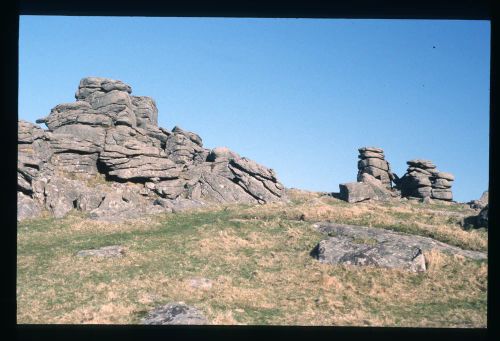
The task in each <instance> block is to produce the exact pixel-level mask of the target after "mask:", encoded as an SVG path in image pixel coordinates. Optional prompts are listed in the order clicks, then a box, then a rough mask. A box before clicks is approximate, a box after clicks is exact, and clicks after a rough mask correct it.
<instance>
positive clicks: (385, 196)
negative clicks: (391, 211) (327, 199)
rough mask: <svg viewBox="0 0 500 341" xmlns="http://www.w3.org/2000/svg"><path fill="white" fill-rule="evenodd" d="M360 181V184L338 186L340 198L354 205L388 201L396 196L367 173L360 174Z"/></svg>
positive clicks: (352, 183)
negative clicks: (361, 202) (369, 201)
mask: <svg viewBox="0 0 500 341" xmlns="http://www.w3.org/2000/svg"><path fill="white" fill-rule="evenodd" d="M360 180H361V182H351V183H345V184H340V185H339V187H340V198H341V199H342V200H345V201H347V202H350V203H355V202H360V201H365V200H378V201H388V200H390V199H391V198H392V197H396V196H397V195H398V194H397V193H396V192H394V191H391V190H389V189H388V188H387V187H386V185H385V184H384V183H383V182H382V181H380V180H379V179H377V178H375V177H374V176H372V175H370V174H368V173H364V174H362V175H361V177H360Z"/></svg>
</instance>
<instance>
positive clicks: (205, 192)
mask: <svg viewBox="0 0 500 341" xmlns="http://www.w3.org/2000/svg"><path fill="white" fill-rule="evenodd" d="M131 93H132V88H131V87H130V86H129V85H127V84H125V83H123V82H121V81H118V80H112V79H107V78H99V77H87V78H84V79H82V80H81V81H80V84H79V87H78V90H77V91H76V94H75V97H76V99H77V101H76V102H75V103H65V104H60V105H57V106H56V107H54V108H53V109H52V110H51V112H50V114H49V115H48V116H47V117H44V118H41V119H39V120H37V123H45V125H47V127H48V130H43V129H41V128H40V127H38V126H36V125H34V124H32V123H29V122H25V121H19V131H18V155H19V158H18V191H19V192H20V193H21V194H22V195H19V200H18V204H20V206H19V207H20V208H21V211H22V212H21V213H20V214H19V219H23V218H24V217H33V216H36V214H38V213H39V212H40V210H39V209H38V208H39V207H45V208H46V209H47V210H49V211H50V212H51V213H52V214H53V215H54V216H56V217H62V216H64V215H65V214H67V213H68V212H69V211H71V210H73V209H77V210H82V211H89V212H91V216H92V217H94V218H104V217H107V218H109V217H112V216H126V217H128V216H136V215H138V214H144V213H148V212H158V211H162V210H163V211H177V210H182V209H185V208H189V207H199V206H203V205H205V204H207V203H225V202H245V203H266V202H270V201H276V200H284V199H285V191H284V187H283V185H282V184H281V183H280V182H279V181H278V179H277V177H276V174H275V173H274V171H273V170H271V169H268V168H266V167H263V166H261V165H259V164H257V163H255V162H254V161H252V160H249V159H247V158H245V157H241V156H239V155H238V154H237V153H235V152H233V151H231V150H229V149H228V148H226V147H218V148H215V149H212V150H210V149H206V148H204V147H203V143H202V139H201V137H200V136H198V135H197V134H195V133H192V132H189V131H186V130H183V129H182V128H180V127H177V126H176V127H174V128H173V129H172V130H171V131H168V130H166V129H164V128H161V127H158V109H157V107H156V104H155V102H154V100H153V99H151V98H149V97H145V96H132V95H131ZM101 175H104V176H105V177H106V180H107V181H105V182H104V183H101V184H99V185H98V186H96V185H95V184H92V179H95V178H96V177H99V176H101ZM132 183H134V184H132ZM132 185H133V186H132ZM30 200H33V203H31V201H30Z"/></svg>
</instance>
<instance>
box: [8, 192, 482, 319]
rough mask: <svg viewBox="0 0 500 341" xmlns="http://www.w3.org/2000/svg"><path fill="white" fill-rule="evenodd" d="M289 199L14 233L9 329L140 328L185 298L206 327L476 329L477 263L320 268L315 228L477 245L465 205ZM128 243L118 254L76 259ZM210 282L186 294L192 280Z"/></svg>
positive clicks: (65, 222) (80, 219)
mask: <svg viewBox="0 0 500 341" xmlns="http://www.w3.org/2000/svg"><path fill="white" fill-rule="evenodd" d="M290 197H291V199H292V202H291V203H288V204H284V203H275V204H268V205H264V206H249V205H237V206H226V207H219V208H210V209H207V208H205V209H200V210H196V211H190V212H184V213H177V214H164V215H158V216H149V217H144V218H142V219H140V220H135V221H129V222H122V223H108V222H96V221H92V220H89V219H87V218H86V217H85V216H84V215H81V214H72V215H70V216H67V217H65V218H63V219H53V218H43V219H37V220H31V221H26V222H23V223H20V224H19V226H18V258H17V259H18V260H17V261H18V266H17V272H18V274H17V304H18V313H17V316H18V323H76V324H78V323H99V324H100V323H113V324H121V323H124V324H130V323H132V324H134V323H139V322H140V319H141V318H142V317H143V316H145V314H146V313H147V311H149V310H150V309H152V308H154V307H155V306H157V305H162V304H165V303H168V302H172V301H183V302H185V303H187V304H192V305H194V306H196V307H198V308H199V309H201V310H202V311H203V312H204V314H205V315H206V316H207V318H208V319H209V320H210V321H211V322H212V323H214V324H277V325H291V324H293V325H357V326H364V325H376V326H412V327H417V326H422V327H485V326H486V297H487V293H486V287H487V263H486V262H484V261H483V262H479V261H471V260H468V259H465V258H461V257H452V256H447V255H444V254H440V253H437V252H431V253H428V254H426V258H427V260H428V267H429V268H428V271H427V272H425V273H419V274H415V273H407V272H403V271H399V270H390V269H380V268H372V267H365V268H358V267H349V266H341V265H338V266H332V265H326V264H321V263H319V262H318V261H316V260H315V259H313V258H312V257H311V256H310V255H309V253H310V251H311V250H312V249H313V248H314V246H315V245H316V244H317V243H318V242H319V241H320V240H322V239H324V238H325V236H323V235H321V234H320V233H318V232H316V231H315V230H314V229H313V228H312V226H311V225H312V223H313V222H316V221H322V220H329V221H332V222H340V223H348V224H355V225H366V226H377V227H384V228H390V229H393V230H398V231H403V232H409V233H414V234H419V235H424V236H430V237H433V238H435V239H438V240H441V241H444V242H447V243H449V244H452V245H457V246H460V247H462V248H465V249H471V250H483V251H484V250H486V249H487V233H486V232H485V231H484V230H473V231H463V230H462V229H460V228H459V227H458V226H457V222H458V221H459V219H460V217H461V215H463V214H471V213H473V211H471V210H470V209H468V208H467V207H466V206H464V205H448V204H422V203H418V202H410V201H407V202H401V203H358V204H348V203H345V202H342V201H340V200H337V199H335V198H332V197H327V196H321V195H320V194H317V193H308V192H303V191H293V190H292V191H290ZM116 244H119V245H122V246H124V247H125V248H126V255H125V257H123V258H112V259H96V258H81V257H76V256H75V253H76V252H77V251H79V250H82V249H90V248H97V247H101V246H106V245H116ZM198 277H203V278H207V279H209V280H211V281H212V286H211V288H192V287H191V286H190V285H189V283H190V280H191V279H193V278H198Z"/></svg>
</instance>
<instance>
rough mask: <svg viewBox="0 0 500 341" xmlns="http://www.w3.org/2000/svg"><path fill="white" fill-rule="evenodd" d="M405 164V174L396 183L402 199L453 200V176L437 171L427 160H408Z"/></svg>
mask: <svg viewBox="0 0 500 341" xmlns="http://www.w3.org/2000/svg"><path fill="white" fill-rule="evenodd" d="M407 164H408V169H407V172H406V174H405V175H403V176H402V177H401V179H400V180H399V183H398V187H399V189H400V190H401V195H402V196H403V197H413V198H421V199H424V198H431V199H437V200H445V201H451V200H453V193H452V190H451V187H452V183H453V181H454V180H455V177H454V176H453V174H451V173H445V172H440V171H438V170H437V168H436V165H434V164H433V163H432V161H429V160H418V159H417V160H410V161H408V162H407Z"/></svg>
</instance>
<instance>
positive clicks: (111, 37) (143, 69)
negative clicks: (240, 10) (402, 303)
mask: <svg viewBox="0 0 500 341" xmlns="http://www.w3.org/2000/svg"><path fill="white" fill-rule="evenodd" d="M489 45H490V23H489V22H488V21H444V20H443V21H430V20H338V19H332V20H324V19H321V20H318V19H232V18H227V19H223V18H128V17H122V18H108V17H54V16H39V17H35V16H22V17H21V20H20V32H19V117H20V118H21V119H25V120H28V121H32V122H34V121H35V119H36V118H39V117H42V116H45V115H47V114H48V113H49V112H50V109H51V108H52V107H54V106H55V105H57V104H59V103H64V102H72V101H74V93H75V91H76V88H77V86H78V82H79V80H80V79H81V78H83V77H86V76H101V77H109V78H115V79H119V80H122V81H124V82H126V83H128V84H130V85H131V86H132V89H133V94H135V95H145V96H151V97H153V98H154V99H155V100H156V103H157V105H158V109H159V124H160V126H163V127H165V128H169V129H171V128H172V127H174V126H175V125H179V126H180V127H182V128H184V129H187V130H191V131H193V132H196V133H198V134H199V135H200V136H201V137H202V138H203V142H204V146H205V147H207V148H213V147H216V146H228V147H229V148H231V149H233V150H234V151H236V152H238V153H239V154H240V155H242V156H246V157H249V158H251V159H254V160H255V161H257V162H259V163H261V164H264V165H266V166H268V167H271V168H274V169H275V170H276V171H277V174H278V176H279V178H280V180H281V181H282V182H283V183H284V184H285V185H286V186H288V187H297V188H303V189H309V190H319V191H338V189H339V187H338V184H339V183H343V182H350V181H355V179H356V173H357V148H359V147H362V146H378V147H381V148H383V149H384V150H385V154H386V158H387V159H388V160H389V162H390V163H391V165H392V168H393V171H395V172H396V173H397V174H398V175H399V176H402V175H403V174H404V172H405V170H406V167H407V165H406V161H407V160H410V159H414V158H425V159H430V160H433V161H434V162H435V164H436V165H437V166H438V169H440V170H442V171H447V172H451V173H453V174H455V176H456V181H455V183H454V187H453V192H454V199H455V200H458V201H468V200H471V199H476V198H478V197H479V196H480V195H481V193H482V192H483V191H484V190H486V189H487V186H488V136H489V128H488V127H489V64H490V46H489Z"/></svg>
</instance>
